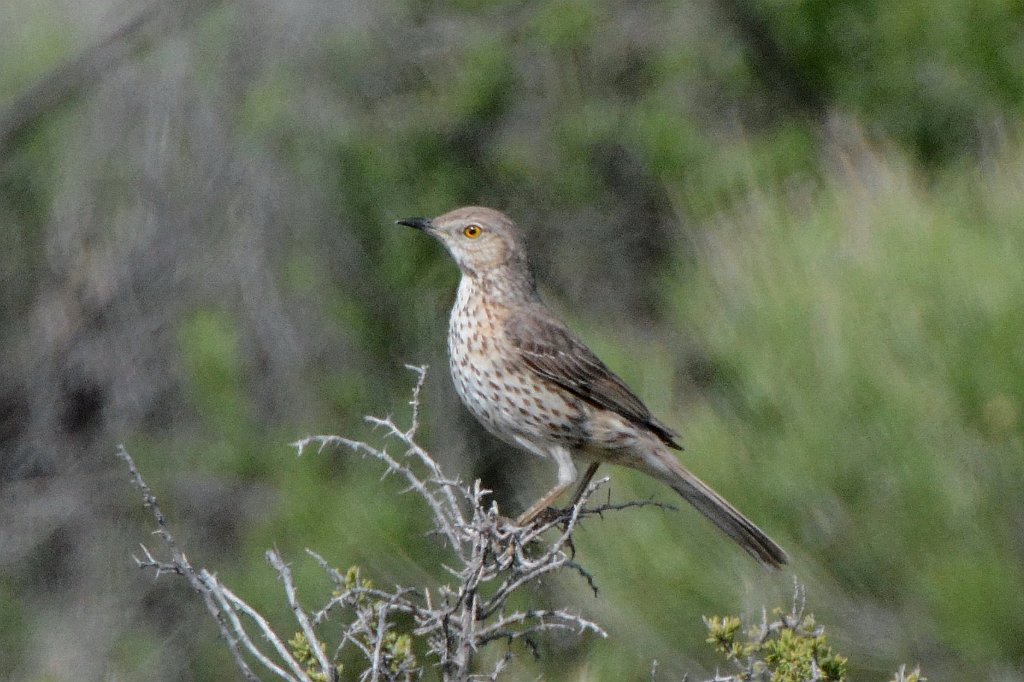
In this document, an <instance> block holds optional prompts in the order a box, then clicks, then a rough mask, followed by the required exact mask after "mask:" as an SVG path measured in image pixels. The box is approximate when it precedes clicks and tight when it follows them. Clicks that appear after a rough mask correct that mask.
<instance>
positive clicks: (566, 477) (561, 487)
mask: <svg viewBox="0 0 1024 682" xmlns="http://www.w3.org/2000/svg"><path fill="white" fill-rule="evenodd" d="M549 454H550V456H551V458H552V459H553V460H555V463H556V464H557V465H558V484H557V485H556V486H555V487H554V488H552V489H551V490H549V491H548V492H547V493H546V494H545V495H544V496H543V497H542V498H540V499H539V500H537V501H536V502H534V503H533V504H532V505H530V508H529V509H527V510H526V511H524V512H523V513H522V514H520V515H519V518H518V519H516V523H518V524H519V525H520V526H525V525H526V524H528V523H530V522H531V521H533V520H534V519H535V518H537V515H538V514H540V513H541V512H542V511H544V510H545V509H547V508H548V507H550V506H551V503H552V502H554V501H555V500H556V499H558V497H559V496H560V495H561V494H562V493H564V492H565V491H566V490H568V489H569V488H571V487H572V484H573V483H574V482H575V481H576V465H575V464H573V461H572V455H571V454H569V451H568V450H566V449H565V448H561V447H559V448H553V449H552V450H551V451H550V453H549ZM592 466H593V465H592ZM587 471H588V472H589V471H590V470H589V469H588V470H587ZM590 475H591V476H593V474H590Z"/></svg>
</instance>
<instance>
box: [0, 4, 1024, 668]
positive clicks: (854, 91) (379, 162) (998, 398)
mask: <svg viewBox="0 0 1024 682" xmlns="http://www.w3.org/2000/svg"><path fill="white" fill-rule="evenodd" d="M0 65H2V67H0V226H2V230H3V232H2V246H0V275H2V280H0V282H2V286H0V348H2V349H3V353H2V355H0V679H5V680H70V679H75V680H140V679H146V680H222V679H232V678H233V677H234V676H235V672H234V667H233V664H232V662H231V660H230V657H229V656H228V654H227V653H226V650H225V649H224V647H223V645H222V643H221V642H219V641H218V640H217V636H216V628H215V626H214V624H213V623H212V622H211V621H210V620H209V617H208V616H207V614H206V612H205V610H204V608H203V606H202V604H201V602H200V600H199V599H198V598H197V597H196V596H195V595H193V594H192V593H191V592H190V591H189V590H188V588H187V586H186V585H185V583H184V581H181V580H179V579H174V578H172V577H168V576H165V577H162V578H161V579H160V580H158V581H154V580H153V578H152V576H151V575H142V574H140V573H139V572H138V570H137V569H136V568H135V565H134V563H133V561H132V559H131V555H132V553H133V552H135V553H137V552H138V549H137V548H138V543H139V542H145V543H147V544H149V545H150V546H153V545H154V544H155V543H156V539H155V538H154V537H153V536H151V535H150V531H151V530H152V527H153V524H152V520H151V518H150V517H149V516H147V514H146V512H145V511H144V510H143V509H142V508H141V504H140V499H139V495H138V493H137V492H136V491H135V490H134V489H132V488H131V487H130V486H129V484H128V480H127V475H126V472H125V470H124V467H123V466H122V465H121V463H120V462H119V461H117V460H116V459H115V457H114V452H115V449H116V447H117V445H118V444H119V443H124V444H125V445H126V446H127V448H128V450H129V451H130V452H131V453H132V454H133V455H134V456H135V457H136V460H137V462H138V463H139V466H140V468H141V470H142V473H143V475H144V476H145V477H146V478H147V479H148V481H149V483H150V484H151V485H152V486H153V488H154V491H155V492H156V494H157V495H158V496H159V497H160V499H161V500H162V503H163V505H164V510H165V511H166V512H167V513H168V514H169V515H170V517H171V519H172V528H173V530H175V531H176V533H177V535H178V539H179V541H180V542H181V544H182V545H183V547H184V549H185V551H186V553H187V554H188V556H189V557H190V559H191V560H192V562H193V563H195V564H196V565H200V566H206V567H209V568H210V569H211V570H213V571H215V572H216V573H218V575H219V576H220V577H221V579H223V580H224V581H225V582H227V583H228V584H229V585H232V586H233V587H234V588H235V589H236V591H238V592H239V593H240V594H242V595H244V596H248V597H251V599H252V600H253V602H254V603H255V604H256V605H257V606H258V607H260V608H262V609H264V610H265V612H267V613H268V614H271V615H273V614H280V615H286V607H285V604H284V602H283V598H282V597H281V592H280V589H279V584H278V583H277V581H276V578H275V574H274V572H273V571H272V570H271V569H270V568H269V567H268V566H267V565H266V564H265V561H264V559H263V551H264V550H265V549H266V548H268V547H271V546H277V547H278V548H279V549H280V550H281V551H282V553H283V554H284V556H285V557H286V558H288V559H290V560H291V561H292V562H293V564H294V568H295V571H296V575H297V579H298V580H299V582H300V589H301V590H302V591H303V594H304V595H306V599H307V601H309V602H310V603H312V602H313V601H315V598H316V596H317V595H319V594H322V595H324V596H325V597H326V594H327V592H328V591H329V585H327V584H326V582H325V581H324V580H323V578H322V574H321V573H320V571H319V568H317V567H316V566H315V565H314V564H313V562H312V561H310V560H308V559H306V558H305V555H304V553H303V548H305V547H312V548H315V549H317V550H318V551H319V552H320V553H321V554H323V555H324V556H325V557H326V558H327V559H328V560H329V561H331V562H332V563H333V564H335V565H337V566H340V567H342V568H344V567H347V566H349V565H351V564H359V565H361V566H362V567H363V570H364V574H365V575H367V576H368V577H371V578H372V579H373V580H374V581H375V582H376V583H377V584H380V585H392V584H395V583H400V584H403V585H410V584H432V582H433V581H436V580H438V579H441V578H443V577H444V573H443V570H442V569H440V568H439V567H438V565H437V563H436V562H437V560H438V556H439V554H438V552H437V545H436V543H435V542H434V541H433V540H430V539H426V538H424V537H423V535H422V534H423V531H424V530H426V528H425V527H424V526H423V517H424V514H423V510H422V508H421V507H419V505H418V502H417V500H416V499H414V498H412V497H409V496H405V497H402V496H399V495H398V494H397V493H398V491H399V489H400V486H399V484H398V482H397V481H395V480H393V479H385V480H381V479H380V473H381V472H380V469H379V467H378V466H377V465H376V464H374V463H373V462H366V461H362V460H359V459H358V458H356V457H353V456H351V455H349V454H347V453H343V452H330V451H326V452H324V453H322V454H307V455H304V456H303V457H301V458H298V459H297V458H296V457H295V452H294V450H293V449H292V448H290V446H289V445H288V444H289V443H290V442H292V441H294V440H296V439H297V438H299V437H301V436H304V435H307V434H309V433H338V434H342V435H346V436H350V437H357V438H365V439H370V440H373V439H375V438H378V439H379V437H378V436H377V435H375V434H374V433H372V432H371V431H369V430H368V429H367V427H366V426H365V425H364V424H363V422H362V415H364V414H377V415H382V414H394V415H395V416H396V418H398V419H407V418H408V405H407V402H408V399H409V390H410V388H411V386H412V384H413V380H414V376H413V375H412V374H411V373H410V372H409V371H408V370H406V369H404V367H403V365H404V364H405V363H413V364H428V365H430V366H431V368H432V369H431V371H430V373H429V375H428V381H427V384H426V387H425V389H424V395H423V399H424V406H423V410H424V420H425V424H424V426H423V428H422V430H421V432H420V441H421V442H422V444H423V445H424V446H426V447H427V448H428V449H429V450H431V451H432V452H433V453H434V454H435V455H436V456H437V457H438V459H439V460H441V461H442V462H443V463H444V464H445V466H447V467H448V468H449V470H450V471H451V472H452V473H455V474H458V475H460V476H462V477H463V478H465V479H472V478H474V477H481V478H482V479H483V481H484V483H485V484H486V485H487V486H489V487H490V488H492V489H493V490H494V495H495V498H496V499H497V500H498V502H499V504H500V505H501V506H502V508H503V509H507V510H508V512H509V513H510V514H511V513H515V512H517V511H519V510H521V509H522V508H523V506H524V505H525V504H527V503H528V502H529V501H530V500H532V499H534V498H535V497H536V496H537V495H538V494H539V493H540V492H542V491H543V490H546V489H547V486H548V485H549V483H550V480H551V478H550V477H551V476H552V475H553V472H552V470H551V469H550V467H548V466H546V465H545V464H544V463H543V462H534V461H529V460H528V459H526V458H524V456H522V455H520V454H518V453H515V452H512V451H509V450H507V449H506V448H504V447H503V446H501V445H500V444H498V443H496V442H495V441H494V440H493V439H491V438H490V437H488V436H487V435H486V434H484V433H482V432H481V431H480V429H479V428H478V427H477V426H476V425H475V424H474V423H473V422H472V420H471V419H470V418H469V417H467V416H466V414H465V413H464V411H463V410H462V408H461V407H460V406H459V405H458V402H457V398H456V397H455V394H454V392H453V389H452V388H451V385H450V382H449V379H448V376H447V367H446V360H445V349H444V343H445V342H444V338H445V329H446V323H447V312H448V309H449V307H450V305H451V302H452V300H453V296H454V288H455V286H456V282H457V279H458V277H457V272H456V269H455V267H454V265H452V264H451V263H450V262H449V260H448V259H447V257H446V256H445V254H444V253H443V252H442V251H441V249H440V248H439V247H438V245H437V244H435V243H433V242H432V241H431V240H429V239H427V238H425V237H423V235H420V234H417V233H415V232H413V231H411V230H407V229H404V228H398V227H395V226H394V225H393V221H394V220H395V219H397V218H403V217H407V216H413V215H426V216H431V215H436V214H439V213H442V212H444V211H447V210H449V209H451V208H454V207H456V206H458V205H463V204H483V205H488V206H494V207H496V208H499V209H502V210H505V211H506V212H508V213H510V214H511V215H512V216H514V217H515V218H516V219H517V220H518V221H519V223H520V224H521V225H522V226H523V227H524V229H525V230H526V231H527V233H528V237H529V241H530V245H531V249H532V254H533V259H534V262H535V266H536V270H537V275H538V279H539V281H540V283H541V289H542V292H543V294H544V295H545V297H546V299H547V300H548V302H549V304H550V305H551V307H552V308H553V309H554V310H555V311H557V312H558V313H559V314H560V315H562V316H563V317H564V318H566V319H567V320H568V321H569V322H570V323H571V325H572V326H574V327H575V328H576V329H577V330H578V331H579V332H580V334H581V335H582V336H583V337H584V338H585V339H586V341H587V342H588V343H589V344H590V345H591V346H592V347H593V348H594V349H595V350H596V351H597V352H598V353H599V355H601V356H602V357H603V358H604V359H605V360H606V362H607V363H608V364H609V365H611V366H612V368H613V369H614V370H616V371H617V372H618V373H619V374H621V375H622V376H623V377H624V378H625V379H626V380H627V382H628V383H630V384H631V385H632V386H633V387H634V389H635V390H636V391H637V393H639V394H640V395H641V396H642V397H643V398H644V399H645V400H646V401H647V402H648V404H649V405H650V406H651V408H652V409H653V410H654V411H655V413H657V414H658V415H659V416H660V417H662V419H663V420H664V421H666V422H667V423H668V424H670V425H672V426H673V427H676V428H678V429H679V430H680V431H682V433H683V442H684V443H685V445H686V446H687V451H686V452H684V453H682V457H683V459H684V461H685V462H686V463H687V464H688V465H690V466H691V467H692V468H693V469H694V470H696V471H697V472H698V473H699V474H700V475H701V476H702V477H704V478H705V479H706V480H708V481H709V482H710V483H712V484H713V485H714V486H715V487H716V488H718V489H719V490H720V491H721V492H722V493H723V494H724V495H725V496H726V497H728V498H729V499H731V500H732V501H734V502H735V503H736V504H737V505H738V506H739V507H740V508H741V509H743V510H744V511H745V512H746V513H747V514H748V515H750V516H751V517H752V518H753V519H755V520H756V521H757V522H758V523H759V524H760V525H762V526H763V527H764V528H765V529H766V530H767V531H768V532H769V533H770V534H771V535H772V536H774V537H775V538H776V539H777V540H778V541H779V542H780V543H781V544H782V545H783V546H784V547H786V549H787V550H789V552H790V553H791V555H792V556H793V563H792V567H791V570H790V571H787V572H785V573H783V574H781V575H767V574H765V573H764V572H762V571H761V570H760V569H759V568H758V567H757V566H756V565H755V564H754V563H753V562H751V561H750V560H749V559H748V558H747V557H746V556H745V555H744V554H743V553H742V552H740V551H738V550H737V549H736V548H735V547H734V546H732V545H731V543H729V542H728V541H726V540H725V539H723V538H722V537H720V536H719V535H718V534H717V533H716V532H715V531H714V530H713V529H712V528H711V527H710V525H709V524H707V523H705V522H704V521H703V520H702V519H700V517H699V516H698V515H697V514H696V513H694V512H693V511H692V510H690V509H681V510H680V511H679V512H675V513H672V512H666V511H662V510H657V509H645V510H633V511H628V512H623V513H619V514H613V515H609V516H607V517H606V518H605V519H603V520H595V521H590V522H588V523H587V524H586V525H585V526H584V528H583V530H582V531H581V532H580V533H579V534H578V535H577V551H578V559H579V560H580V561H581V563H582V564H583V565H584V566H586V567H587V569H588V570H589V571H590V572H591V573H592V574H593V575H594V578H595V580H596V582H597V585H598V586H599V588H600V589H601V592H600V594H599V596H598V597H597V598H595V597H594V596H593V595H592V594H591V593H590V591H589V588H588V587H587V586H586V585H585V584H583V583H582V581H581V580H578V579H573V578H572V577H570V576H567V577H566V578H565V579H560V580H556V581H553V582H551V583H550V584H548V585H547V587H546V590H545V591H542V592H541V593H538V594H537V595H536V599H537V600H538V601H539V602H541V603H543V604H545V605H565V606H567V607H569V608H571V609H573V610H577V611H580V612H582V613H584V614H585V615H587V616H589V617H592V618H594V619H596V620H597V621H598V622H600V623H602V624H603V625H604V626H605V627H606V628H607V629H608V630H609V633H610V638H609V639H607V640H600V639H597V638H593V637H584V638H583V639H582V640H578V639H576V638H567V639H565V640H564V641H562V640H545V641H544V642H543V643H542V646H541V648H540V657H539V659H537V660H534V659H533V658H532V657H531V655H530V653H529V651H527V650H525V649H517V652H518V654H519V656H518V658H517V664H516V666H515V672H514V673H512V674H510V675H509V677H508V679H512V680H532V679H536V678H537V677H538V676H541V675H543V676H545V677H546V678H547V679H553V680H563V679H564V680H570V679H571V680H577V679H578V680H648V679H650V670H651V662H652V660H657V661H658V679H662V680H672V679H680V678H681V677H682V675H683V673H685V672H690V673H691V675H692V677H691V679H693V678H695V677H699V676H700V675H708V676H710V675H711V674H713V672H714V666H715V664H716V658H715V655H714V653H713V652H712V650H711V647H709V646H707V645H706V644H704V642H703V639H704V636H705V634H704V627H703V625H702V623H701V616H702V615H711V614H726V613H735V614H745V615H748V616H752V617H753V618H755V619H756V618H757V617H758V616H759V614H760V611H761V608H762V606H766V607H768V608H771V607H773V606H776V605H785V604H787V603H788V600H789V597H790V595H791V593H792V580H793V578H794V576H795V577H796V578H798V579H799V580H800V581H801V582H802V583H803V584H805V585H806V586H807V595H808V607H809V610H811V611H813V612H814V613H815V615H816V616H817V617H818V620H819V621H821V622H823V623H824V624H826V626H827V628H828V632H829V633H830V635H831V638H832V643H833V645H834V647H835V648H836V649H837V650H838V651H839V652H840V653H843V654H845V655H848V656H849V657H850V659H851V666H852V671H853V676H854V677H855V679H857V680H888V679H891V675H892V671H893V670H895V668H896V667H897V666H898V665H899V664H900V663H904V662H905V663H908V664H911V665H913V664H916V663H920V664H921V665H922V668H923V672H924V673H925V674H926V675H927V677H928V679H929V680H932V681H933V682H942V681H946V680H986V681H992V682H996V681H998V682H1011V681H1015V680H1024V587H1022V586H1024V575H1022V574H1024V485H1022V484H1024V446H1022V443H1024V414H1022V410H1024V343H1022V339H1024V272H1022V267H1024V266H1022V263H1024V146H1022V137H1021V132H1022V127H1021V126H1022V120H1024V68H1022V65H1024V7H1022V5H1021V4H1020V3H1019V2H1013V1H1009V0H988V1H978V0H974V1H971V0H935V1H934V2H931V3H893V2H884V1H882V0H857V1H853V0H848V1H840V2H830V1H825V0H803V1H796V0H789V1H786V0H772V1H770V2H753V1H750V0H683V1H681V2H667V1H654V0H642V1H640V2H635V1H632V0H630V1H627V0H621V1H617V2H616V1H609V2H586V1H584V0H536V1H529V2H517V3H500V2H486V1H484V0H461V1H459V2H449V3H442V2H430V1H423V2H417V1H411V0H410V1H396V0H373V1H370V0H365V1H360V0H333V1H330V2H328V1H326V0H275V1H273V2H269V1H260V0H223V1H216V0H187V1H185V2H174V3H172V2H157V3H155V4H152V5H146V4H143V3H141V2H128V1H125V0H116V1H115V0H91V1H90V2H81V1H75V0H4V2H3V3H2V4H0ZM375 442H376V441H375ZM605 473H606V474H610V475H611V476H612V482H611V491H612V495H613V499H617V500H627V499H634V498H637V497H640V498H643V497H649V496H655V498H656V499H658V500H661V501H665V502H673V503H674V502H675V500H674V499H673V497H672V495H671V491H668V490H667V489H662V488H659V487H658V486H657V485H656V484H654V483H651V482H649V481H647V480H645V479H643V477H639V476H634V475H632V474H631V473H630V472H626V471H611V470H607V471H605ZM442 556H443V555H442ZM498 648H499V649H500V646H499V647H498ZM498 653H500V652H498V651H496V652H495V654H494V655H497V654H498Z"/></svg>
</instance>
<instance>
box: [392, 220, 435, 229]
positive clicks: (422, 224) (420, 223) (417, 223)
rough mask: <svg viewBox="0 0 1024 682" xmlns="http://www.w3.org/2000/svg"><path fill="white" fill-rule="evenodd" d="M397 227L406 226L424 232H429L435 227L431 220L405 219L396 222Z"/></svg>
mask: <svg viewBox="0 0 1024 682" xmlns="http://www.w3.org/2000/svg"><path fill="white" fill-rule="evenodd" d="M395 225H405V226H407V227H413V228H416V229H417V230H423V231H424V232H429V231H430V230H431V229H432V228H433V227H434V226H433V225H432V224H431V222H430V219H429V218H404V219H402V220H396V221H395Z"/></svg>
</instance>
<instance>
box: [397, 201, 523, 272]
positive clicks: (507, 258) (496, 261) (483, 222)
mask: <svg viewBox="0 0 1024 682" xmlns="http://www.w3.org/2000/svg"><path fill="white" fill-rule="evenodd" d="M397 223H398V224H399V225H407V226H409V227H414V228H416V229H417V230H421V231H423V232H426V233H427V234H429V235H430V236H431V237H434V238H435V239H437V240H438V241H440V242H441V243H442V244H444V246H445V248H446V249H447V250H448V253H450V254H451V256H452V258H453V259H454V260H455V262H456V263H457V264H458V266H459V269H460V270H461V271H462V273H463V274H465V275H470V276H477V275H485V276H486V275H488V274H490V273H494V272H497V271H499V270H504V271H509V270H511V271H516V272H519V271H521V272H522V274H524V275H526V276H529V275H528V273H529V267H528V266H527V264H526V246H525V244H524V243H523V237H522V235H521V234H520V232H519V228H517V227H516V224H515V223H514V222H512V219H511V218H509V217H508V216H507V215H505V214H504V213H502V212H500V211H496V210H494V209H493V208H483V207H480V206H466V207H463V208H457V209H455V210H454V211H449V212H448V213H445V214H444V215H441V216H438V217H436V218H406V219H404V220H399V221H397Z"/></svg>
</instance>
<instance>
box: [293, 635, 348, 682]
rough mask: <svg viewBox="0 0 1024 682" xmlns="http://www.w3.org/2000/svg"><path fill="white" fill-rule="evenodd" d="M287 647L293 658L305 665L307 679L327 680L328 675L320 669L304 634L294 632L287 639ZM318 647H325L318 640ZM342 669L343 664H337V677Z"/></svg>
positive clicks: (323, 681)
mask: <svg viewBox="0 0 1024 682" xmlns="http://www.w3.org/2000/svg"><path fill="white" fill-rule="evenodd" d="M288 648H289V649H291V652H292V655H294V656H295V660H297V661H298V662H299V663H300V664H302V665H304V666H305V667H306V675H308V676H309V679H311V680H313V682H328V680H329V679H330V677H329V676H328V675H327V673H326V672H324V671H323V670H321V669H320V662H319V661H317V660H316V655H315V654H314V653H313V648H312V647H311V646H310V645H309V640H308V639H306V635H304V634H303V633H301V632H296V633H295V636H294V637H292V638H291V639H289V640H288ZM320 648H321V649H325V648H326V645H325V644H324V643H323V642H320ZM344 669H345V667H344V666H343V665H341V664H338V665H337V674H338V676H339V678H340V676H341V674H342V672H343V671H344Z"/></svg>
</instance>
